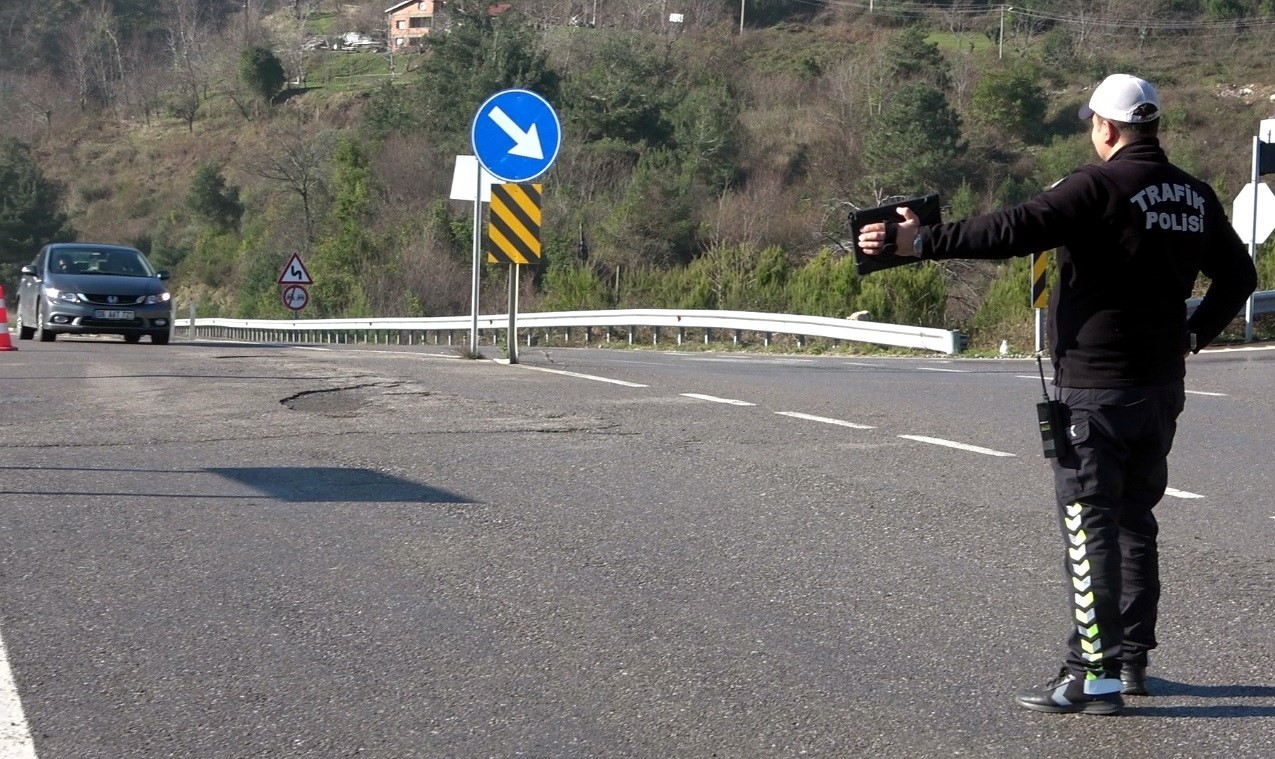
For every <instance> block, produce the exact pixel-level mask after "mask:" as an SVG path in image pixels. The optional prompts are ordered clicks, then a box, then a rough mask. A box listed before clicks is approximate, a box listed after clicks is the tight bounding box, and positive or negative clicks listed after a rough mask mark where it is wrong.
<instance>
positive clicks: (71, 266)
mask: <svg viewBox="0 0 1275 759" xmlns="http://www.w3.org/2000/svg"><path fill="white" fill-rule="evenodd" d="M49 271H50V272H53V273H55V274H110V275H115V276H120V277H153V276H155V270H154V269H152V268H151V265H150V263H149V262H147V260H146V257H145V256H143V255H142V254H141V253H139V252H137V251H135V250H129V249H127V248H123V249H114V248H109V249H108V248H60V249H58V250H55V251H53V252H52V254H50V256H49Z"/></svg>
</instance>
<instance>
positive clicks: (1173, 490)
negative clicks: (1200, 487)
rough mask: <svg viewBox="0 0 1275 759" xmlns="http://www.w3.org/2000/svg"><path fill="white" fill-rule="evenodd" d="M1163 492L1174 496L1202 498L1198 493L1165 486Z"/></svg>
mask: <svg viewBox="0 0 1275 759" xmlns="http://www.w3.org/2000/svg"><path fill="white" fill-rule="evenodd" d="M1164 494H1165V495H1170V496H1173V497H1174V498H1203V497H1204V496H1202V495H1200V494H1199V493H1188V492H1187V491H1185V490H1178V489H1177V488H1165V489H1164Z"/></svg>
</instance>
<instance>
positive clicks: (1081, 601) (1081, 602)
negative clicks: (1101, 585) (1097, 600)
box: [1075, 591, 1093, 609]
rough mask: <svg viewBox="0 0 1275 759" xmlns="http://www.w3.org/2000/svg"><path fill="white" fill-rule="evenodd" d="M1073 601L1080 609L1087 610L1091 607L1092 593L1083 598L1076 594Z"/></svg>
mask: <svg viewBox="0 0 1275 759" xmlns="http://www.w3.org/2000/svg"><path fill="white" fill-rule="evenodd" d="M1075 599H1076V606H1079V607H1080V608H1082V609H1088V608H1089V607H1090V606H1093V592H1092V591H1090V592H1088V593H1086V594H1084V595H1083V596H1082V595H1080V594H1079V593H1077V594H1075Z"/></svg>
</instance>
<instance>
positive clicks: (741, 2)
mask: <svg viewBox="0 0 1275 759" xmlns="http://www.w3.org/2000/svg"><path fill="white" fill-rule="evenodd" d="M739 34H740V36H741V37H742V36H743V35H744V0H739Z"/></svg>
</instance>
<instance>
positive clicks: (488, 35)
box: [416, 4, 558, 147]
mask: <svg viewBox="0 0 1275 759" xmlns="http://www.w3.org/2000/svg"><path fill="white" fill-rule="evenodd" d="M448 15H449V18H450V20H451V26H450V27H449V29H448V32H447V33H446V34H431V35H430V36H429V37H428V39H427V45H428V50H427V52H426V59H425V63H424V64H423V65H422V66H421V70H420V77H419V81H420V85H419V89H418V90H417V93H416V94H417V100H418V102H417V104H416V111H417V113H418V114H420V119H421V126H422V127H423V128H424V129H425V130H426V131H427V132H429V133H431V134H435V135H438V136H439V138H440V139H441V140H445V141H450V142H454V143H455V144H456V145H457V147H460V146H463V145H467V144H468V142H469V128H470V122H471V121H472V119H473V117H474V114H475V113H476V112H477V111H478V108H479V106H481V105H482V104H483V101H485V100H486V99H487V98H489V97H491V96H492V95H494V94H496V93H497V92H500V91H502V90H507V89H511V88H520V89H526V90H531V91H533V92H535V93H537V94H539V95H541V96H542V97H544V98H545V99H547V100H548V101H549V102H550V103H552V102H554V100H555V99H556V98H557V96H558V75H557V73H556V72H555V71H554V70H553V69H552V68H550V66H549V63H548V58H547V56H546V54H545V52H544V50H543V49H542V48H541V45H540V36H539V34H537V32H536V29H535V28H534V27H532V26H531V25H530V24H528V23H527V22H526V21H525V20H523V19H522V18H521V17H519V16H518V15H517V14H515V13H504V14H500V15H498V16H493V15H491V14H489V13H487V6H486V5H485V4H483V5H476V6H459V5H458V6H449V7H448Z"/></svg>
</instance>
